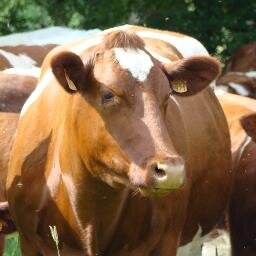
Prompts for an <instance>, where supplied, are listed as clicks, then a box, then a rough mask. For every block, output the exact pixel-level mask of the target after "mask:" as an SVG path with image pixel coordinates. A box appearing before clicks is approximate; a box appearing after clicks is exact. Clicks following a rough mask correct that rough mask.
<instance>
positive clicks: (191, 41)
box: [136, 31, 209, 58]
mask: <svg viewBox="0 0 256 256" xmlns="http://www.w3.org/2000/svg"><path fill="white" fill-rule="evenodd" d="M136 34H137V35H138V36H140V37H142V38H143V37H148V38H155V39H160V40H163V41H165V42H167V43H169V44H171V45H173V46H174V47H175V48H176V49H177V50H178V51H179V52H180V53H181V54H182V56H183V57H184V58H186V57H190V56H193V55H205V56H208V55H209V53H208V52H207V50H206V49H205V47H204V46H203V45H202V44H201V43H200V42H199V41H197V40H196V39H195V38H192V37H188V36H184V37H177V36H174V35H168V34H163V33H157V32H152V31H138V32H136Z"/></svg>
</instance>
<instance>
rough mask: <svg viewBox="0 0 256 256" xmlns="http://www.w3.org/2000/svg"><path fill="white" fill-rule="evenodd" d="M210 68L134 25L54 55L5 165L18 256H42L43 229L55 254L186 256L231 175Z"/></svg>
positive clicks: (190, 48)
mask: <svg viewBox="0 0 256 256" xmlns="http://www.w3.org/2000/svg"><path fill="white" fill-rule="evenodd" d="M116 30H117V31H116ZM119 30H123V31H119ZM193 55H204V56H200V57H191V56H193ZM182 57H183V58H182ZM50 67H51V69H52V71H51V70H50ZM219 69H220V67H219V64H218V62H217V61H216V60H214V59H212V58H210V57H208V53H207V51H206V50H205V48H204V47H203V46H202V45H201V44H200V43H199V42H198V41H196V40H195V39H193V38H190V37H187V36H184V35H181V34H177V33H171V32H166V31H165V32H163V31H159V30H154V29H147V28H143V27H136V26H123V27H118V28H114V29H110V30H107V31H104V32H103V33H100V34H98V35H96V36H94V37H91V38H89V39H87V40H84V41H79V42H76V43H73V44H70V45H67V46H63V47H58V48H55V49H54V50H53V52H51V53H50V54H49V55H48V56H47V57H46V59H45V61H44V64H43V67H42V76H41V79H40V82H39V84H38V86H37V88H36V90H35V91H34V92H33V93H32V95H31V97H30V98H29V99H28V101H27V102H26V103H25V105H24V107H23V109H22V111H21V118H20V121H19V125H18V129H17V134H16V137H15V141H14V146H13V150H12V152H11V157H10V168H9V173H8V179H7V190H8V200H9V204H10V210H11V214H12V217H13V220H14V221H15V224H16V225H17V228H18V230H19V232H20V235H21V247H22V251H23V253H24V254H25V255H37V254H38V253H41V254H43V255H54V254H55V246H54V244H53V241H52V239H51V237H50V236H49V235H48V234H49V225H51V226H56V228H57V231H58V235H59V240H60V244H59V246H60V249H61V255H84V254H87V255H96V254H104V255H176V253H178V255H182V254H183V253H184V252H189V253H193V252H194V253H196V254H195V255H198V252H199V251H201V244H202V241H203V238H202V237H203V236H204V235H206V234H207V233H208V232H209V231H210V230H211V228H212V227H213V226H214V225H215V223H216V222H217V220H218V219H219V217H220V215H221V214H222V213H223V211H224V210H225V208H226V205H227V201H228V198H229V194H230V190H231V185H232V177H233V173H232V170H231V152H230V139H229V133H228V127H227V124H226V121H225V117H224V114H223V112H222V110H221V107H220V105H219V103H218V101H217V99H216V97H215V95H214V94H213V92H212V90H211V89H210V88H209V87H208V85H209V83H210V82H211V81H212V80H213V79H214V78H215V77H216V76H217V75H218V73H219ZM206 87H208V88H206ZM188 96H190V97H188ZM27 141H29V143H27ZM206 153H207V154H206ZM140 194H143V195H145V196H146V197H141V196H140ZM160 195H161V197H160ZM205 209H207V211H206V210H205ZM193 237H194V238H195V240H196V239H199V241H196V242H197V244H198V245H199V246H198V247H197V249H196V251H195V248H194V247H193V246H191V244H190V242H191V241H192V240H193ZM193 242H194V240H193ZM182 245H183V246H182ZM179 246H182V247H180V248H179V251H178V252H177V247H179Z"/></svg>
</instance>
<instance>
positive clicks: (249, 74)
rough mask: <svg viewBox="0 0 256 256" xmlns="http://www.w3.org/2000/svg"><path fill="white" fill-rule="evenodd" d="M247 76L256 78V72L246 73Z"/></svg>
mask: <svg viewBox="0 0 256 256" xmlns="http://www.w3.org/2000/svg"><path fill="white" fill-rule="evenodd" d="M245 74H246V76H248V77H252V78H256V70H251V71H248V72H246V73H245Z"/></svg>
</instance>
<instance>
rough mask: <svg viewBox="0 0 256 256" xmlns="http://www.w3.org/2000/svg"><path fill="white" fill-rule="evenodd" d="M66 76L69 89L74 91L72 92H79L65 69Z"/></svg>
mask: <svg viewBox="0 0 256 256" xmlns="http://www.w3.org/2000/svg"><path fill="white" fill-rule="evenodd" d="M64 74H65V78H66V80H67V83H68V87H69V89H70V90H72V91H77V88H76V86H75V84H74V83H73V81H72V80H71V79H70V78H69V77H68V75H67V72H66V70H65V69H64Z"/></svg>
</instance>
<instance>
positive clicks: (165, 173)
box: [130, 156, 186, 195]
mask: <svg viewBox="0 0 256 256" xmlns="http://www.w3.org/2000/svg"><path fill="white" fill-rule="evenodd" d="M130 178H131V181H132V183H133V184H134V185H135V186H137V187H139V189H140V191H141V192H142V194H148V193H149V194H152V193H153V194H158V195H164V194H166V193H168V192H170V191H172V190H177V189H179V188H181V187H182V186H183V185H184V183H185V178H186V170H185V163H184V160H183V159H182V158H181V157H179V156H173V157H167V158H162V159H159V158H157V159H152V160H151V161H149V163H148V164H147V166H146V168H140V167H139V166H133V168H132V170H131V173H130Z"/></svg>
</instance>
